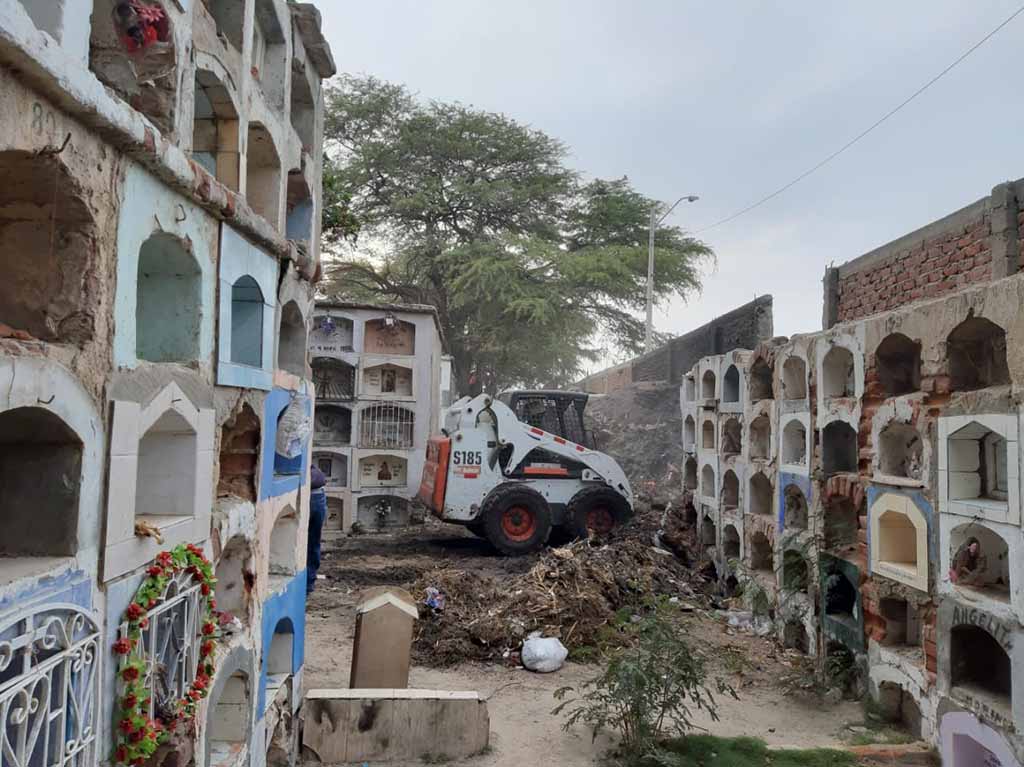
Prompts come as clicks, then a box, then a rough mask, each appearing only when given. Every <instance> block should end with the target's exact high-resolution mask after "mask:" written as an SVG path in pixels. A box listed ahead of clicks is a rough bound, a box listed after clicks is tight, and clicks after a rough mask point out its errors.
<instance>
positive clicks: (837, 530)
mask: <svg viewBox="0 0 1024 767" xmlns="http://www.w3.org/2000/svg"><path fill="white" fill-rule="evenodd" d="M858 517H859V512H858V510H857V507H856V506H855V505H854V503H853V501H852V500H851V499H849V498H847V497H845V496H841V495H834V496H832V497H831V498H828V499H827V500H826V501H825V520H824V521H825V547H826V548H829V549H835V548H844V547H846V546H853V545H855V544H856V543H857V530H858V527H859V520H858Z"/></svg>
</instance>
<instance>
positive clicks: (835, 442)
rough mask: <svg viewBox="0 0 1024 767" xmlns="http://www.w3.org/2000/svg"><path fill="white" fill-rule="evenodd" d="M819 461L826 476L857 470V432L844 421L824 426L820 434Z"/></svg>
mask: <svg viewBox="0 0 1024 767" xmlns="http://www.w3.org/2000/svg"><path fill="white" fill-rule="evenodd" d="M821 440H822V442H821V462H822V468H823V469H824V470H825V475H826V476H831V475H832V474H843V473H856V472H857V432H856V431H855V430H854V428H853V427H852V426H850V424H848V423H846V422H845V421H833V422H832V423H830V424H828V425H826V426H825V428H824V430H823V431H822V436H821Z"/></svg>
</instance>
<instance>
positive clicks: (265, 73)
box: [252, 0, 299, 112]
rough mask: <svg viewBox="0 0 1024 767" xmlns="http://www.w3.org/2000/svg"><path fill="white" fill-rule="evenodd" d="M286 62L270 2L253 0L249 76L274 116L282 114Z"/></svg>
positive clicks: (281, 35) (282, 38)
mask: <svg viewBox="0 0 1024 767" xmlns="http://www.w3.org/2000/svg"><path fill="white" fill-rule="evenodd" d="M287 58H288V47H287V43H286V41H285V30H284V29H283V28H282V27H281V21H280V19H279V18H278V16H277V11H276V10H275V8H274V2H273V0H256V18H255V19H254V20H253V29H252V75H253V78H254V79H255V80H256V82H257V83H258V84H259V86H260V89H261V90H262V91H263V95H264V97H265V98H266V100H267V105H268V106H269V107H270V108H271V109H272V110H274V111H275V112H282V111H283V110H284V105H285V104H284V92H285V65H286V64H287ZM295 79H299V78H295Z"/></svg>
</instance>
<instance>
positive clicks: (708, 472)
mask: <svg viewBox="0 0 1024 767" xmlns="http://www.w3.org/2000/svg"><path fill="white" fill-rule="evenodd" d="M700 492H701V495H704V496H707V497H708V498H714V497H715V470H714V469H712V468H711V466H710V465H707V464H705V466H704V468H703V469H701V470H700Z"/></svg>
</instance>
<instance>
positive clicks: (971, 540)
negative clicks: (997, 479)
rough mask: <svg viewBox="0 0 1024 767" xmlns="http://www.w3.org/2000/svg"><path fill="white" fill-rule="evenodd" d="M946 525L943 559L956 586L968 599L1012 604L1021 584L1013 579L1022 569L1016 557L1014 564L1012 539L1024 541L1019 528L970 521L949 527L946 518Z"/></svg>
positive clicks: (943, 535)
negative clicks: (974, 551) (1016, 590)
mask: <svg viewBox="0 0 1024 767" xmlns="http://www.w3.org/2000/svg"><path fill="white" fill-rule="evenodd" d="M942 527H943V529H942V543H943V552H942V553H943V562H944V564H945V565H946V569H945V572H946V575H947V577H948V578H949V580H950V582H951V583H952V584H953V586H954V588H955V589H957V590H960V591H962V592H963V593H964V594H965V596H966V598H967V599H973V598H977V597H982V598H984V599H991V600H993V601H995V602H998V603H1000V604H1002V605H1010V603H1011V595H1012V594H1013V592H1014V588H1015V587H1016V586H1017V584H1016V583H1014V582H1013V581H1011V578H1012V577H1013V575H1012V574H1011V570H1013V571H1014V573H1013V574H1016V573H1019V572H1020V570H1019V566H1018V565H1017V564H1016V561H1015V560H1014V563H1013V564H1014V566H1013V567H1011V555H1010V545H1009V542H1010V541H1015V540H1016V541H1019V540H1020V534H1019V529H1017V528H1015V527H1011V526H1009V525H998V526H996V525H994V524H993V523H985V522H981V521H978V522H971V521H967V520H963V524H960V525H957V526H956V527H953V528H952V529H947V528H948V525H947V520H946V519H944V520H943V525H942ZM1000 531H1001V532H1002V534H1000ZM1004 536H1005V537H1004ZM972 548H974V549H976V555H975V556H971V553H970V549H972Z"/></svg>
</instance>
